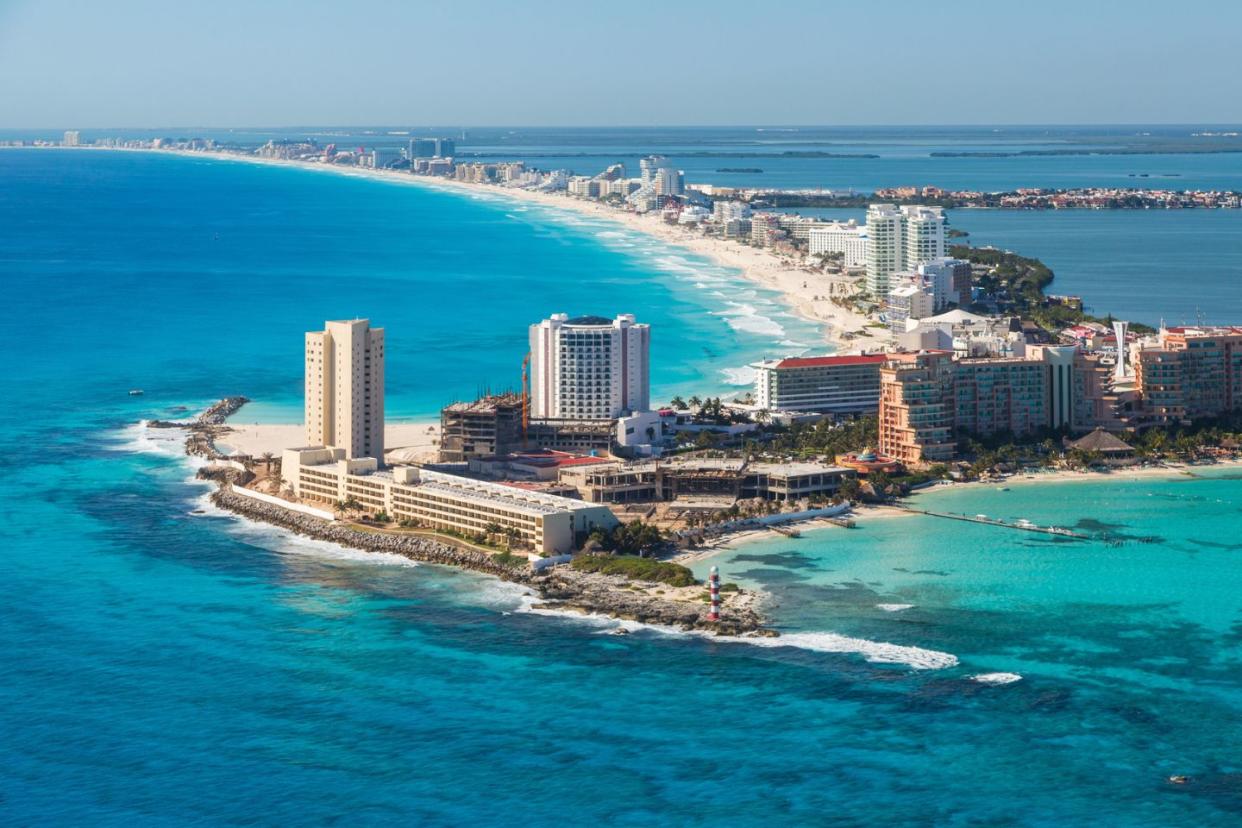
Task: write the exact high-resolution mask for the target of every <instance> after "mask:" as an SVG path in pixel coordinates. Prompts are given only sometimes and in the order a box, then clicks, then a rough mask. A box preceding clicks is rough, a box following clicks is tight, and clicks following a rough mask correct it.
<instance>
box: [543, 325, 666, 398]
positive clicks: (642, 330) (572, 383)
mask: <svg viewBox="0 0 1242 828" xmlns="http://www.w3.org/2000/svg"><path fill="white" fill-rule="evenodd" d="M650 344H651V332H650V328H649V327H648V326H647V325H642V324H638V323H636V322H635V321H634V316H633V314H628V313H623V314H620V315H618V316H617V318H616V319H611V320H610V319H605V318H603V317H602V316H579V317H575V318H573V319H570V318H569V316H568V315H567V314H564V313H556V314H553V315H552V317H551V318H549V319H545V320H543V321H542V322H540V323H539V324H537V325H531V326H530V365H531V376H530V384H531V387H530V397H531V406H530V416H531V417H532V418H534V419H540V420H542V419H573V420H611V419H614V418H616V417H619V416H621V415H623V414H627V413H630V412H635V411H646V410H647V409H648V408H649V407H650V402H651V401H650V391H649V387H650V383H651V369H650V364H649V356H648V355H649V351H650Z"/></svg>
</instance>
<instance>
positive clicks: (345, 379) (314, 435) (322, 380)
mask: <svg viewBox="0 0 1242 828" xmlns="http://www.w3.org/2000/svg"><path fill="white" fill-rule="evenodd" d="M305 356H306V442H307V444H308V445H312V446H330V447H334V448H339V449H342V450H343V451H344V452H345V456H346V457H348V458H356V457H376V458H379V459H381V460H382V459H383V457H384V329H383V328H372V327H371V325H370V323H369V322H368V321H367V320H366V319H354V320H349V321H339V322H327V323H325V325H324V330H322V331H309V332H308V333H307V334H306V353H305Z"/></svg>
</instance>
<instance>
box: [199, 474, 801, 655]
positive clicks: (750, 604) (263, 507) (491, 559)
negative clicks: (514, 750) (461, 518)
mask: <svg viewBox="0 0 1242 828" xmlns="http://www.w3.org/2000/svg"><path fill="white" fill-rule="evenodd" d="M209 498H210V500H211V503H212V504H213V505H215V506H216V507H217V508H219V509H221V510H223V511H226V512H229V513H230V514H232V515H234V516H239V517H242V518H246V519H249V520H253V521H257V522H259V523H264V524H267V525H269V526H274V527H276V528H278V529H281V530H284V531H287V532H292V533H293V534H296V535H301V536H303V537H309V538H313V539H316V540H322V541H327V542H329V543H335V544H338V545H340V546H344V547H347V548H350V549H358V550H360V551H362V552H379V553H386V554H395V555H400V556H401V557H404V558H408V559H410V560H414V561H419V562H422V563H431V564H438V565H442V566H449V567H452V568H454V569H458V570H464V571H468V572H478V573H481V574H484V575H490V576H493V577H495V578H499V579H500V580H502V581H507V582H509V583H514V584H519V585H521V586H524V587H527V588H529V589H531V590H533V591H534V592H535V593H536V594H537V595H538V596H539V598H540V600H541V601H543V603H540V604H536V605H534V606H533V607H532V608H533V609H538V610H549V611H557V612H573V613H580V614H586V615H605V616H608V617H610V618H615V619H618V620H620V621H634V622H638V623H641V624H653V625H661V626H666V627H676V628H679V629H682V630H686V631H698V632H704V633H712V634H714V635H718V636H756V637H767V638H775V637H778V636H779V635H780V634H779V633H778V632H777V631H776V630H773V629H771V628H770V627H768V626H766V622H765V619H764V618H763V617H762V616H761V615H760V614H759V612H758V611H757V610H756V609H755V607H754V604H756V603H758V602H759V601H760V600H761V596H758V593H756V592H755V591H753V590H747V591H746V592H745V593H742V594H740V595H738V594H736V593H734V595H738V598H740V599H741V600H728V599H727V598H726V600H725V601H724V602H723V604H722V606H721V614H720V620H719V621H708V620H707V604H706V602H705V601H703V600H694V599H693V598H690V597H687V596H678V597H675V598H665V597H663V596H662V595H661V594H659V593H663V592H665V591H666V590H667V591H669V592H672V591H674V590H673V588H671V587H668V588H663V585H659V584H653V585H648V586H653V587H656V588H657V589H656V592H657V594H654V595H653V594H651V593H650V592H649V591H647V590H645V589H635V586H636V585H637V584H639V583H646V582H635V581H629V580H626V579H624V578H621V577H619V576H608V575H600V574H597V573H589V572H579V571H577V570H574V569H572V568H569V567H565V566H553V567H548V568H547V569H546V570H544V571H541V572H535V571H533V570H532V569H531V568H529V567H528V566H521V565H518V566H512V565H509V564H507V563H503V562H501V561H498V560H496V559H495V556H493V555H490V554H488V553H485V552H482V551H476V550H474V549H467V548H463V547H462V546H459V545H456V544H452V543H450V542H448V541H447V540H442V539H439V538H435V537H429V536H426V535H418V534H413V533H410V534H405V535H399V534H391V533H380V532H366V531H363V530H361V529H355V528H353V527H350V526H347V525H343V524H340V523H334V522H330V521H327V520H324V519H322V518H317V517H314V516H311V515H306V514H301V513H298V512H294V511H292V510H290V509H285V508H283V507H281V506H277V505H273V504H270V503H263V502H259V501H255V500H252V499H250V498H247V497H243V496H241V495H238V494H235V493H234V492H233V491H232V487H231V485H229V484H227V483H225V484H223V485H221V486H220V487H219V488H217V489H216V490H215V491H214V492H212V493H211V495H210V496H209ZM686 589H695V588H689V587H687V588H686ZM695 591H696V593H697V594H698V595H700V596H701V597H702V598H705V597H706V594H707V593H706V587H705V586H700V587H698V588H697V589H695Z"/></svg>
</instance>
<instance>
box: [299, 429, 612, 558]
mask: <svg viewBox="0 0 1242 828" xmlns="http://www.w3.org/2000/svg"><path fill="white" fill-rule="evenodd" d="M281 474H282V475H283V477H284V478H285V481H286V482H287V483H288V484H289V486H290V487H291V488H292V489H293V492H294V494H295V495H296V496H297V497H298V498H300V499H302V500H309V501H318V502H321V503H325V504H329V505H335V504H337V503H341V502H348V501H353V502H356V503H357V504H358V505H359V506H360V507H361V508H362V509H364V510H366V511H372V512H382V513H385V514H387V515H388V516H389V517H391V518H393V519H394V520H408V521H411V522H413V523H414V524H416V525H418V526H425V527H427V528H430V529H440V530H451V531H455V532H462V533H465V534H478V533H483V532H487V531H489V529H490V530H494V529H495V528H496V527H499V528H500V530H501V531H502V532H511V533H512V534H513V536H514V537H516V538H517V539H518V540H519V542H520V543H521V545H523V546H525V547H528V548H530V549H532V550H534V551H535V552H538V553H543V554H549V555H558V554H564V553H568V552H570V551H572V550H573V549H574V548H575V547H576V546H577V544H578V542H579V541H580V540H581V539H582V538H583V537H584V536H585V535H586V534H589V533H590V532H591V531H593V530H595V529H604V530H607V529H610V528H612V527H614V526H616V525H617V519H616V517H615V516H613V514H612V512H611V511H610V510H609V509H608V508H607V507H605V506H597V505H593V504H590V503H584V502H582V501H580V500H572V499H570V498H566V497H558V496H556V495H549V494H544V493H542V492H535V491H529V490H527V489H521V488H517V487H515V486H506V485H504V484H501V483H491V482H487V481H483V480H473V479H470V478H465V477H459V476H457V475H452V474H444V473H443V472H436V471H431V470H428V469H421V468H415V467H413V466H397V467H394V468H392V469H387V470H382V469H380V468H379V465H378V463H377V462H376V460H375V458H373V457H366V458H359V459H350V458H347V457H346V456H345V454H344V452H343V451H342V450H341V449H333V448H325V447H322V446H312V447H306V448H293V449H286V450H285V451H284V453H283V455H282V457H281Z"/></svg>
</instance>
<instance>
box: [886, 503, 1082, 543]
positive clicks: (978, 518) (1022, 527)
mask: <svg viewBox="0 0 1242 828" xmlns="http://www.w3.org/2000/svg"><path fill="white" fill-rule="evenodd" d="M898 508H900V509H905V510H906V511H907V512H913V513H915V514H918V515H927V516H928V517H936V518H944V519H946V520H960V521H962V522H964V523H981V524H983V525H984V526H1000V527H1002V528H1005V529H1017V530H1018V531H1019V532H1038V533H1040V534H1043V535H1055V536H1057V537H1061V538H1072V539H1074V540H1092V537H1091V536H1090V535H1084V534H1082V533H1081V532H1075V531H1074V530H1072V529H1066V528H1065V527H1063V526H1036V525H1035V524H1034V523H1030V522H1028V521H1013V522H1010V521H1007V520H1001V519H1000V518H993V517H988V516H987V515H956V514H953V513H952V512H933V511H930V510H928V509H912V508H910V507H909V506H899V507H898Z"/></svg>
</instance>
